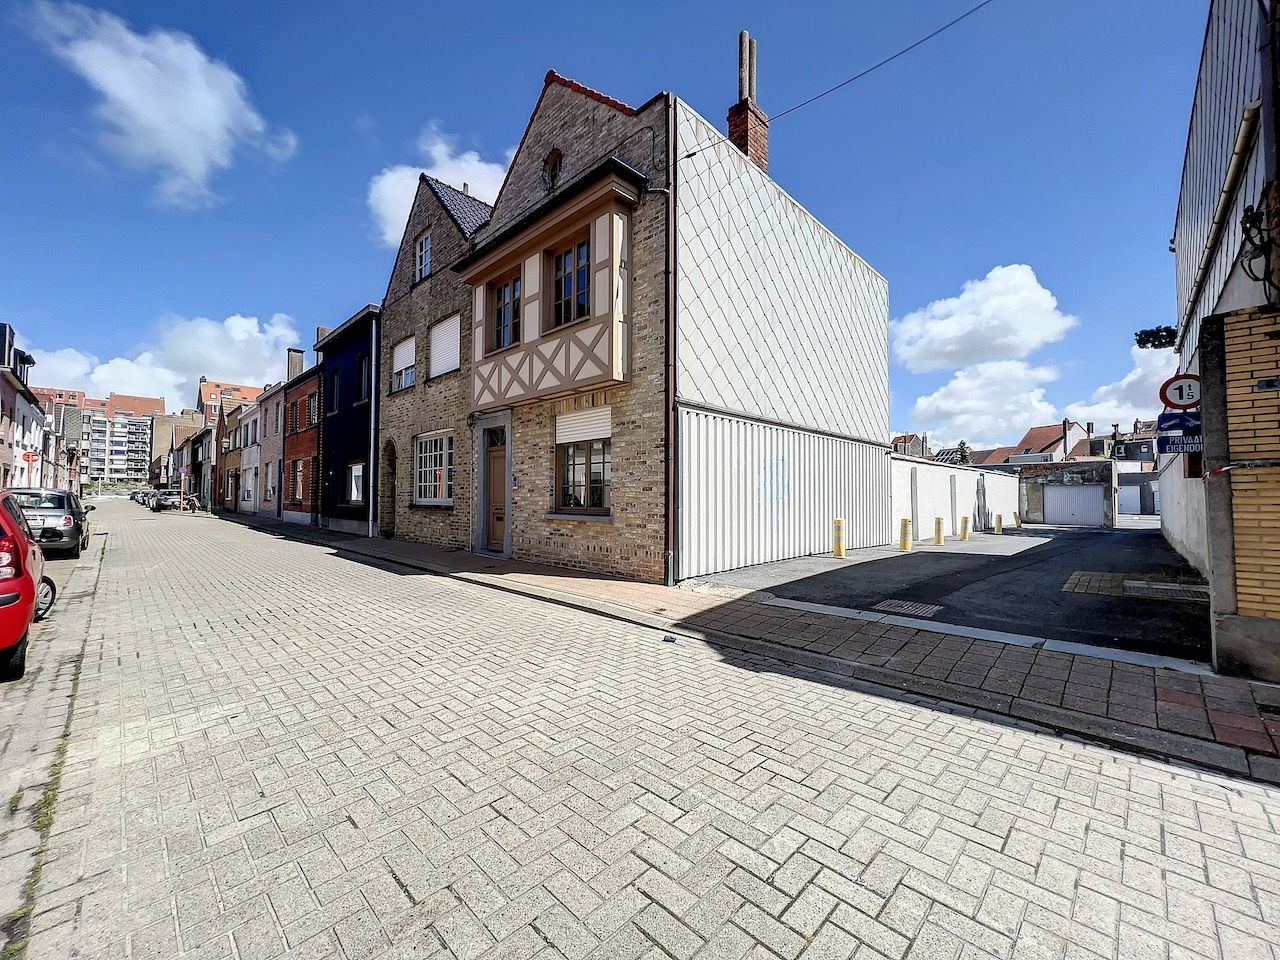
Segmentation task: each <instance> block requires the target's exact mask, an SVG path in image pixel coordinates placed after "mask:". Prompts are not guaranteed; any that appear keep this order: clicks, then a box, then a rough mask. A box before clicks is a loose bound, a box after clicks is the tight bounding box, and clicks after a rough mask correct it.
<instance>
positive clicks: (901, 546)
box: [898, 519, 911, 553]
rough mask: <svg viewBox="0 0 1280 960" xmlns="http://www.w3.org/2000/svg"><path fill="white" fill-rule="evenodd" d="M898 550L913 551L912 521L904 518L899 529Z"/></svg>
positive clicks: (903, 551)
mask: <svg viewBox="0 0 1280 960" xmlns="http://www.w3.org/2000/svg"><path fill="white" fill-rule="evenodd" d="M898 550H899V551H901V552H902V553H909V552H910V551H911V521H910V520H906V519H904V520H903V521H902V526H901V527H900V528H899V530H898Z"/></svg>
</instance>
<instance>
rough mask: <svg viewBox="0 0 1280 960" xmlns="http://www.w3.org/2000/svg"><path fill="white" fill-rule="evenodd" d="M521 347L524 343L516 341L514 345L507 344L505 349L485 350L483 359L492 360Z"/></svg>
mask: <svg viewBox="0 0 1280 960" xmlns="http://www.w3.org/2000/svg"><path fill="white" fill-rule="evenodd" d="M523 346H524V341H523V340H517V341H516V342H515V343H511V344H508V345H507V346H505V347H498V348H497V349H496V350H486V351H485V354H484V357H483V359H485V360H492V359H493V358H494V357H500V356H502V355H503V354H504V353H511V352H512V351H514V350H519V349H520V348H521V347H523ZM459 369H461V368H459Z"/></svg>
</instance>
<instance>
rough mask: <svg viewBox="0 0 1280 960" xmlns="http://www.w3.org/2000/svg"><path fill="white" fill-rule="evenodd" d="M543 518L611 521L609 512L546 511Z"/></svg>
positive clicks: (597, 521) (598, 521) (611, 515)
mask: <svg viewBox="0 0 1280 960" xmlns="http://www.w3.org/2000/svg"><path fill="white" fill-rule="evenodd" d="M543 519H544V520H585V521H587V522H588V523H613V514H611V513H546V514H543Z"/></svg>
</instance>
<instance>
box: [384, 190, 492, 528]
mask: <svg viewBox="0 0 1280 960" xmlns="http://www.w3.org/2000/svg"><path fill="white" fill-rule="evenodd" d="M426 230H430V231H431V262H432V273H431V275H430V276H429V277H427V278H426V279H425V280H423V281H421V282H416V283H415V281H414V273H415V270H416V267H417V264H416V252H415V250H414V245H415V243H416V241H417V238H418V237H419V236H420V235H421V234H422V233H423V232H424V231H426ZM465 247H466V239H465V237H464V236H463V235H462V233H461V231H460V230H459V229H458V226H457V224H456V223H455V222H454V221H453V218H452V217H450V216H449V214H448V212H446V211H445V209H444V208H443V207H442V206H441V205H440V202H439V200H437V199H436V196H435V194H434V193H432V191H431V189H430V188H429V187H427V185H426V184H425V183H419V185H418V193H417V196H416V197H415V199H414V204H413V209H412V210H411V212H410V214H409V222H408V228H407V229H406V230H405V236H404V241H403V243H402V244H401V247H400V251H399V253H398V254H397V256H396V261H395V264H394V266H393V267H392V272H391V280H390V282H389V284H388V286H387V295H386V298H385V299H384V301H383V307H382V319H381V321H380V322H381V325H382V327H381V334H380V337H379V341H380V346H379V351H380V358H379V360H378V380H379V383H378V389H379V390H381V391H382V400H381V406H380V408H379V411H378V427H379V431H380V437H379V440H378V443H379V446H380V450H379V457H380V466H379V470H380V474H379V477H378V486H379V490H378V528H379V531H380V532H381V533H382V535H383V536H394V537H395V538H396V539H400V540H414V541H417V542H420V543H430V544H435V545H436V546H442V547H451V548H458V549H466V548H468V547H469V546H470V540H469V531H470V528H471V508H472V503H473V494H472V473H473V470H472V439H471V428H470V427H469V426H468V423H467V418H468V415H469V414H470V412H471V288H470V287H468V286H467V285H466V284H465V283H463V282H462V280H461V279H460V278H459V277H458V275H457V274H456V273H454V272H453V271H452V270H450V269H449V267H450V265H452V264H453V263H454V262H455V261H457V260H458V259H459V258H460V257H461V256H462V253H463V251H464V249H465ZM455 313H460V314H461V315H462V322H461V327H462V334H461V336H462V367H461V369H459V370H455V371H453V372H451V373H446V374H443V375H441V376H439V377H436V378H435V379H433V380H430V379H428V377H427V374H428V372H429V371H430V369H431V368H430V337H429V331H430V329H431V326H432V325H433V324H434V323H436V322H438V321H440V320H444V319H447V318H448V317H451V316H453V315H454V314H455ZM409 336H412V337H415V338H416V343H417V348H416V360H417V363H416V367H417V369H416V379H417V382H416V383H415V384H414V385H413V386H412V387H409V388H407V389H405V390H400V391H397V392H395V393H391V392H390V386H391V374H392V369H391V352H392V350H393V349H394V347H395V345H396V344H397V343H399V342H401V341H402V340H404V339H405V338H406V337H409ZM437 431H451V432H452V433H453V443H454V451H453V462H454V478H453V506H452V507H438V506H430V507H428V506H417V505H415V504H413V503H412V502H411V501H412V498H413V480H414V477H413V461H414V438H415V437H416V436H418V435H419V434H423V433H434V432H437ZM393 451H394V453H393Z"/></svg>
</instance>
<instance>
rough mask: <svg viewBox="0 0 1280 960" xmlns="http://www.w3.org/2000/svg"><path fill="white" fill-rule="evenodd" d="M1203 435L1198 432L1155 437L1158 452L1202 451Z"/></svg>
mask: <svg viewBox="0 0 1280 960" xmlns="http://www.w3.org/2000/svg"><path fill="white" fill-rule="evenodd" d="M1203 451H1204V437H1203V436H1202V435H1201V434H1199V433H1183V434H1164V433H1162V434H1161V435H1160V436H1158V437H1156V452H1158V453H1202V452H1203Z"/></svg>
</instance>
